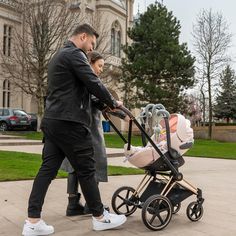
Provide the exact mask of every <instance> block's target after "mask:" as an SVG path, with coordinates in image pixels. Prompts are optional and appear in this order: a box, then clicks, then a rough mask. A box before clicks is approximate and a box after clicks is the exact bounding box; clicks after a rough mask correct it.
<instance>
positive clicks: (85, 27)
mask: <svg viewBox="0 0 236 236" xmlns="http://www.w3.org/2000/svg"><path fill="white" fill-rule="evenodd" d="M82 33H86V34H88V35H91V36H93V35H95V37H96V38H98V37H99V34H98V33H97V32H96V30H95V29H94V28H93V27H92V26H91V25H89V24H82V25H78V26H77V27H76V28H75V29H74V32H73V33H72V36H75V35H78V34H82Z"/></svg>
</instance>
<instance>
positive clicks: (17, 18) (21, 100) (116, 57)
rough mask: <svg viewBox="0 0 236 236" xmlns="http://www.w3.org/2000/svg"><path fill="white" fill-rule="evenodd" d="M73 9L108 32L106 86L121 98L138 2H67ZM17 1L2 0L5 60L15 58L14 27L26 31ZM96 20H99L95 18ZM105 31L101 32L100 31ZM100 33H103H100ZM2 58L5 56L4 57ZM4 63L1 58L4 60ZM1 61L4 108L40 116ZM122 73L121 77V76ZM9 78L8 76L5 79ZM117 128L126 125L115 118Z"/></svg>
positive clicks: (105, 42) (0, 44)
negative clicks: (129, 35)
mask: <svg viewBox="0 0 236 236" xmlns="http://www.w3.org/2000/svg"><path fill="white" fill-rule="evenodd" d="M65 1H66V2H67V6H68V7H69V8H70V9H71V10H75V11H80V12H81V14H80V15H81V17H82V16H83V17H82V18H81V19H80V20H79V21H80V22H81V21H83V22H88V23H92V21H94V19H95V21H96V22H95V23H99V24H98V26H97V27H98V28H99V27H103V28H104V29H106V32H107V36H106V37H105V38H104V39H105V40H104V39H103V40H102V42H101V45H100V46H101V47H102V46H103V47H104V48H105V47H106V68H107V69H106V75H105V77H106V78H105V79H106V81H109V82H108V83H107V84H106V85H107V86H108V88H109V89H110V91H111V93H112V94H113V96H114V97H115V98H116V99H121V97H122V92H121V91H119V90H118V89H117V79H116V78H117V75H118V74H119V73H120V72H119V70H117V68H118V66H119V65H120V64H121V57H122V56H123V53H122V50H121V45H123V44H125V43H126V42H127V41H128V38H127V33H126V32H127V29H128V27H130V26H131V25H132V21H133V3H134V0H65ZM17 4H18V1H17V0H0V38H1V40H0V50H1V53H2V54H3V56H4V57H5V58H7V57H11V54H12V53H13V52H12V46H13V44H14V41H13V39H12V31H13V29H14V27H17V28H18V29H21V30H22V31H24V26H23V24H22V17H21V13H20V12H19V11H17ZM95 17H96V18H95ZM100 30H101V29H100ZM98 31H99V30H98ZM0 58H1V57H0ZM0 60H1V59H0ZM1 64H2V61H0V107H14V108H16V107H17V108H21V109H24V110H25V111H27V112H34V113H37V104H36V102H35V100H34V98H33V97H31V96H29V95H26V94H25V93H24V92H23V91H22V90H21V89H19V88H17V87H14V86H13V84H11V82H10V81H9V80H8V79H6V76H5V75H4V72H3V70H2V66H1ZM117 73H118V74H117ZM4 76H5V77H4ZM115 123H116V125H117V126H118V127H119V128H120V129H121V130H124V129H125V128H124V127H123V122H121V121H120V120H119V119H117V120H116V119H115Z"/></svg>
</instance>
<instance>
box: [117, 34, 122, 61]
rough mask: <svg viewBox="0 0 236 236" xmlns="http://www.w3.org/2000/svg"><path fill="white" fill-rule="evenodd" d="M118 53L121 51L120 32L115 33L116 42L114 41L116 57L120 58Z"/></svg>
mask: <svg viewBox="0 0 236 236" xmlns="http://www.w3.org/2000/svg"><path fill="white" fill-rule="evenodd" d="M120 51H121V36H120V31H118V32H117V40H116V56H117V57H120Z"/></svg>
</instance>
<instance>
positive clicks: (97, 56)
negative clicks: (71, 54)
mask: <svg viewBox="0 0 236 236" xmlns="http://www.w3.org/2000/svg"><path fill="white" fill-rule="evenodd" d="M88 59H89V62H90V63H91V64H94V63H95V62H96V61H97V60H100V59H103V56H102V55H101V54H100V53H99V52H96V51H92V52H89V53H88Z"/></svg>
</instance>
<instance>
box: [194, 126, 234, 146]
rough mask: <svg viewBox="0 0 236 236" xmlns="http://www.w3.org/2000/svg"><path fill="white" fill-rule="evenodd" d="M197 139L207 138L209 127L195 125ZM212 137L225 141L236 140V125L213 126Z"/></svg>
mask: <svg viewBox="0 0 236 236" xmlns="http://www.w3.org/2000/svg"><path fill="white" fill-rule="evenodd" d="M193 130H194V138H195V139H207V138H208V127H207V126H206V127H194V129H193ZM212 139H213V140H218V141H224V142H236V126H213V127H212Z"/></svg>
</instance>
